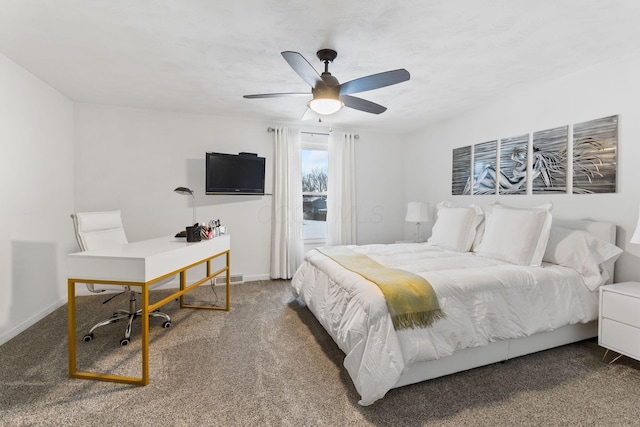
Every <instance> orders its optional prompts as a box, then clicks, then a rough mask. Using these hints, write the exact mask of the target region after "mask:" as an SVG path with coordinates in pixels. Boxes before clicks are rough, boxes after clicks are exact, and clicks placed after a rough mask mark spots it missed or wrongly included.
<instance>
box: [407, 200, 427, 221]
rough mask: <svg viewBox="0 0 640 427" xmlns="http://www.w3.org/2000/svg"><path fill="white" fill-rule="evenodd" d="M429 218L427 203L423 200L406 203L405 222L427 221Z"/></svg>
mask: <svg viewBox="0 0 640 427" xmlns="http://www.w3.org/2000/svg"><path fill="white" fill-rule="evenodd" d="M429 219H431V216H430V215H429V205H428V204H427V203H424V202H409V204H408V205H407V216H406V217H405V219H404V220H405V221H406V222H416V223H418V222H427V221H429Z"/></svg>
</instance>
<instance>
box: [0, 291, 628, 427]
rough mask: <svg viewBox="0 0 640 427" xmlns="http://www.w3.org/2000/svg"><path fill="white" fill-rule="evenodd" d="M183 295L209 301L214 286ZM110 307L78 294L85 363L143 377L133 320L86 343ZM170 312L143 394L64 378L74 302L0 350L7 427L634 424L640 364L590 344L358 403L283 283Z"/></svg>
mask: <svg viewBox="0 0 640 427" xmlns="http://www.w3.org/2000/svg"><path fill="white" fill-rule="evenodd" d="M216 289H217V294H218V297H219V298H220V301H221V302H222V301H223V298H224V288H219V287H216ZM162 292H163V291H154V292H153V293H152V300H153V299H155V298H158V299H159V298H160V297H161V296H162ZM188 297H189V298H191V299H194V298H195V299H200V300H202V301H208V302H210V303H214V302H215V297H214V293H213V292H212V290H211V288H210V287H204V286H203V287H202V288H201V289H198V290H197V293H196V292H194V295H191V294H189V295H188ZM103 300H104V297H103V296H84V297H78V319H77V326H78V339H77V340H78V343H77V346H78V366H79V368H80V369H87V370H90V369H102V370H106V371H108V372H110V373H113V374H124V375H140V374H139V369H140V363H141V362H140V345H139V344H140V343H139V341H140V331H139V326H138V324H136V326H134V332H133V335H132V342H131V344H130V345H128V346H126V347H120V345H119V341H120V338H121V337H122V335H123V329H124V327H123V326H122V325H120V324H116V325H110V326H107V327H105V328H101V329H99V330H97V331H96V333H95V338H94V339H93V341H91V342H88V343H85V342H82V341H81V338H82V335H84V333H86V331H87V328H88V327H90V326H91V325H92V324H93V323H95V322H97V321H98V320H100V319H102V318H106V317H109V316H110V315H111V313H112V312H113V310H114V308H116V307H117V308H119V307H120V306H126V298H125V297H118V298H116V299H114V300H113V301H111V302H110V303H108V304H102V302H103ZM163 311H165V312H167V313H168V314H170V315H171V317H172V321H173V326H172V327H171V328H169V329H163V328H162V326H161V321H159V320H154V319H152V320H151V332H150V341H151V344H150V376H151V380H150V384H149V385H148V386H146V387H138V386H129V385H123V384H115V383H106V382H99V381H87V380H79V379H69V378H68V377H67V374H68V372H67V366H68V365H67V318H66V316H67V310H66V306H64V307H61V308H60V309H58V310H56V311H54V312H53V313H52V314H50V315H49V316H47V317H46V318H45V319H43V320H42V321H40V322H38V323H37V324H36V325H34V326H32V327H31V328H29V329H28V330H26V331H25V332H23V333H21V334H19V335H18V336H16V337H15V338H13V339H12V340H10V341H9V342H7V343H5V344H4V345H2V346H0V425H2V426H115V425H132V426H158V425H162V426H200V425H202V426H485V425H486V426H519V425H522V426H540V425H546V426H561V425H575V426H583V425H584V426H600V425H601V426H623V425H629V426H632V425H640V363H639V362H636V361H634V360H632V359H629V358H622V359H621V360H620V361H618V362H616V363H615V364H613V365H609V364H607V363H603V362H602V361H601V359H602V355H603V353H604V352H603V349H602V348H600V347H598V346H597V344H596V342H595V341H594V340H589V341H583V342H580V343H576V344H572V345H567V346H563V347H559V348H555V349H551V350H547V351H543V352H539V353H536V354H532V355H528V356H523V357H519V358H516V359H512V360H510V361H508V362H504V363H497V364H494V365H489V366H486V367H482V368H477V369H473V370H470V371H466V372H462V373H458V374H454V375H449V376H446V377H443V378H438V379H434V380H431V381H426V382H423V383H420V384H414V385H410V386H406V387H402V388H399V389H394V390H391V391H390V392H389V393H388V394H387V396H385V397H384V398H383V399H381V400H379V401H377V402H376V403H375V404H373V405H372V406H368V407H361V406H359V405H358V403H357V402H358V399H359V397H358V395H357V393H356V391H355V389H354V387H353V385H352V383H351V380H350V378H349V376H348V375H347V373H346V371H345V369H344V368H343V367H342V362H343V359H344V354H343V353H342V352H341V351H340V350H339V349H338V347H337V346H336V345H335V344H334V342H333V341H332V339H331V338H330V337H329V335H328V334H327V333H326V332H325V331H324V330H323V329H322V327H321V326H320V324H319V323H318V322H317V321H316V319H315V318H314V317H313V315H312V314H311V313H310V312H309V310H308V309H307V308H306V307H304V306H303V305H301V304H300V303H299V302H298V300H296V299H294V298H293V297H292V294H291V290H290V287H289V282H288V281H278V280H274V281H257V282H250V283H243V284H238V285H234V286H233V287H232V288H231V311H230V312H216V311H213V312H212V311H205V310H187V309H184V310H181V309H179V308H178V304H177V303H175V302H171V303H169V304H168V305H166V306H165V307H164V308H163Z"/></svg>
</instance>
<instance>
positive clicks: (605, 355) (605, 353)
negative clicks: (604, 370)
mask: <svg viewBox="0 0 640 427" xmlns="http://www.w3.org/2000/svg"><path fill="white" fill-rule="evenodd" d="M607 354H609V349H607V350H606V351H605V352H604V356H602V362H604V359H606V358H607Z"/></svg>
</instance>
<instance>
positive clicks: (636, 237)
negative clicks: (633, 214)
mask: <svg viewBox="0 0 640 427" xmlns="http://www.w3.org/2000/svg"><path fill="white" fill-rule="evenodd" d="M629 243H635V244H636V245H640V215H639V216H638V224H637V225H636V231H634V232H633V236H631V240H629Z"/></svg>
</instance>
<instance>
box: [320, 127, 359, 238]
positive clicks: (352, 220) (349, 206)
mask: <svg viewBox="0 0 640 427" xmlns="http://www.w3.org/2000/svg"><path fill="white" fill-rule="evenodd" d="M354 151H355V135H354V134H352V133H344V132H332V133H331V135H330V136H329V182H328V189H327V190H328V191H327V244H328V245H355V244H356V220H357V216H356V180H355V156H354Z"/></svg>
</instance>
